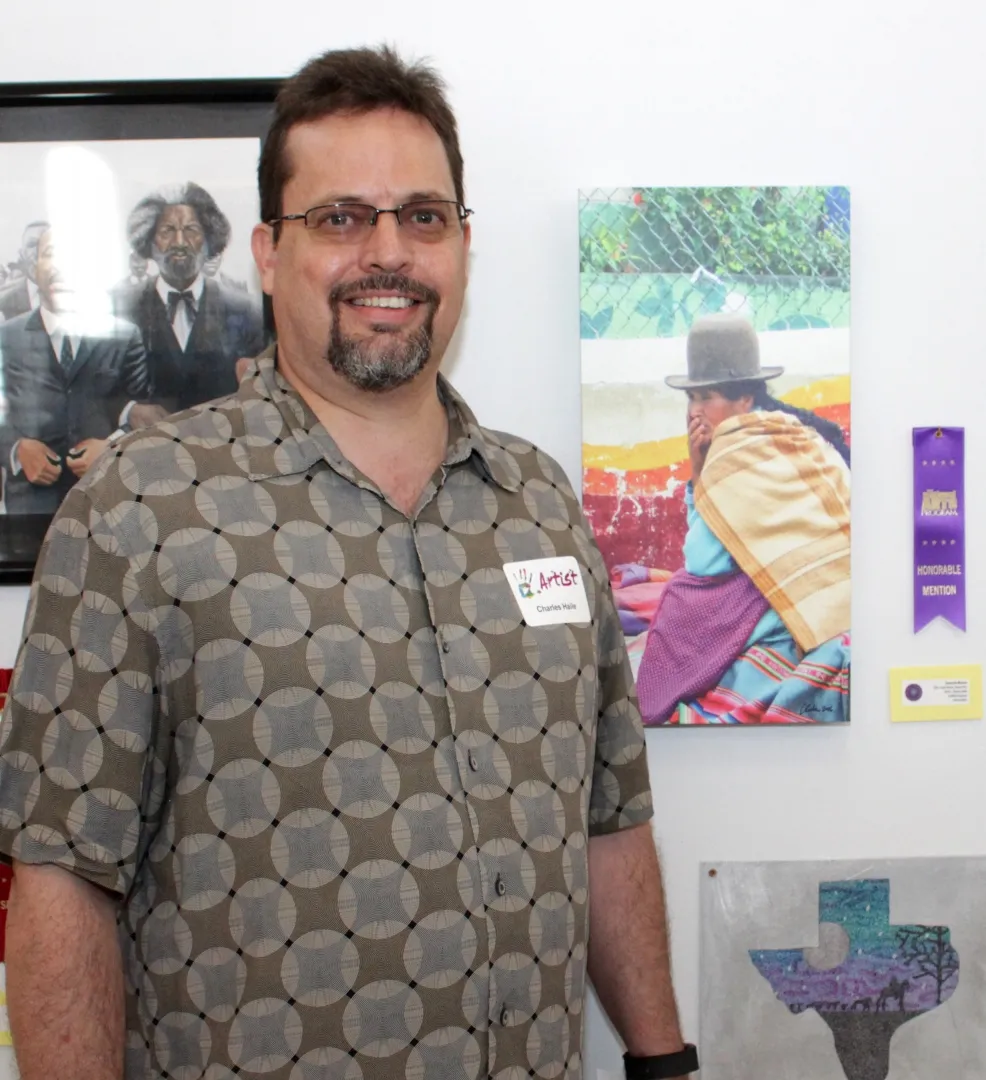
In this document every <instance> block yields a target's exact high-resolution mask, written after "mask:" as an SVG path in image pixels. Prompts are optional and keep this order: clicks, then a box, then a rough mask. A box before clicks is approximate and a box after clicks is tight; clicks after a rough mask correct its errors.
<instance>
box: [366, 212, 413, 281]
mask: <svg viewBox="0 0 986 1080" xmlns="http://www.w3.org/2000/svg"><path fill="white" fill-rule="evenodd" d="M360 261H361V263H362V265H363V266H364V267H365V268H366V269H368V270H386V271H388V272H389V273H395V272H396V271H398V270H405V269H406V268H407V267H408V265H409V264H410V263H411V262H413V248H412V244H411V241H409V240H408V236H407V233H406V232H405V231H404V228H403V226H401V225H400V224H398V221H397V215H396V214H380V215H379V216H378V217H377V223H376V225H374V226H373V227H372V228H371V229H370V235H369V236H368V237H367V239H366V240H365V241H364V242H363V249H362V251H361V252H360Z"/></svg>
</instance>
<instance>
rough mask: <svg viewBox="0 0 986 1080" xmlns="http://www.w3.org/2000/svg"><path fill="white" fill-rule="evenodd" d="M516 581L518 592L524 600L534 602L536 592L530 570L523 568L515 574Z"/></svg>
mask: <svg viewBox="0 0 986 1080" xmlns="http://www.w3.org/2000/svg"><path fill="white" fill-rule="evenodd" d="M514 581H515V582H516V583H517V592H518V593H519V594H520V597H521V599H522V600H532V599H533V598H534V596H535V595H536V593H535V591H534V578H533V575H532V574H531V572H530V570H528V569H527V568H526V567H522V568H521V569H520V570H518V571H517V573H516V574H514Z"/></svg>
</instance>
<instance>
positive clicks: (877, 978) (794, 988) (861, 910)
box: [750, 878, 959, 1080]
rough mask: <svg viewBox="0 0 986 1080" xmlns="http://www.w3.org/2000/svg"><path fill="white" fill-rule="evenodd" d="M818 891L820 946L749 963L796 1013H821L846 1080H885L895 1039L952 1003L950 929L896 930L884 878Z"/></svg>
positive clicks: (754, 954)
mask: <svg viewBox="0 0 986 1080" xmlns="http://www.w3.org/2000/svg"><path fill="white" fill-rule="evenodd" d="M818 891H819V897H818V907H819V926H818V945H817V946H813V947H810V948H802V949H767V950H758V949H751V950H750V959H751V960H752V961H753V963H754V965H755V967H756V969H757V971H759V972H760V974H761V975H762V976H763V977H764V978H765V979H766V980H767V982H769V983H770V986H771V989H772V990H773V991H774V993H775V994H776V995H777V997H778V999H779V1000H780V1001H782V1002H783V1003H784V1004H785V1005H786V1006H787V1007H788V1008H789V1009H790V1010H791V1012H793V1013H802V1012H805V1011H806V1010H808V1009H814V1010H815V1012H817V1013H818V1015H819V1016H820V1017H821V1019H822V1020H824V1021H825V1023H826V1024H827V1025H828V1026H829V1027H830V1028H831V1030H832V1034H833V1036H834V1037H835V1052H836V1054H837V1056H838V1058H839V1062H840V1064H841V1065H842V1071H843V1072H844V1073H845V1075H846V1080H885V1078H886V1076H887V1072H888V1071H889V1069H890V1040H891V1039H892V1038H893V1035H894V1032H895V1031H896V1030H897V1029H898V1028H899V1027H901V1026H902V1025H903V1024H906V1023H907V1022H908V1021H909V1020H913V1019H914V1017H916V1016H920V1015H921V1014H922V1013H926V1012H929V1011H930V1010H931V1009H934V1008H936V1007H937V1006H939V1005H941V1004H942V1002H943V1001H946V1000H947V999H948V998H950V997H951V996H952V994H953V993H954V992H955V988H956V986H957V985H958V981H959V955H958V953H957V952H956V951H955V949H954V948H953V947H952V944H951V942H950V940H949V938H950V935H949V929H948V927H947V926H892V925H891V924H890V882H889V880H887V879H885V878H881V879H875V880H869V881H867V880H859V881H827V882H823V883H822V884H821V885H820V886H819V890H818Z"/></svg>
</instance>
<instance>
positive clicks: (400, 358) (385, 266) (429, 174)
mask: <svg viewBox="0 0 986 1080" xmlns="http://www.w3.org/2000/svg"><path fill="white" fill-rule="evenodd" d="M287 153H288V156H289V161H290V163H291V166H292V176H291V179H290V180H289V181H288V183H287V185H286V186H285V189H284V197H283V213H285V214H292V213H303V212H304V211H306V210H308V209H310V208H311V207H313V206H320V205H324V204H327V203H337V202H358V203H365V204H368V205H370V206H375V207H380V208H384V209H386V208H392V207H395V206H399V205H401V204H402V203H407V202H411V201H413V200H415V199H429V198H430V199H452V200H454V199H455V186H454V184H453V181H452V174H451V171H450V169H449V164H448V158H447V157H446V154H445V148H444V146H443V145H442V142H441V139H440V138H439V137H438V134H437V133H436V132H435V130H434V128H432V127H431V125H430V124H428V123H427V121H425V120H423V119H421V118H420V117H417V116H412V115H411V114H409V113H405V112H401V111H398V110H394V109H379V110H376V111H374V112H370V113H365V114H362V115H335V116H328V117H324V118H323V119H321V120H317V121H313V122H312V123H306V124H299V125H298V126H297V127H295V128H292V130H291V131H290V133H289V135H288V139H287ZM468 250H469V229H468V226H467V225H466V226H464V227H462V228H456V229H455V230H454V231H453V233H452V235H451V236H449V237H447V238H445V239H442V240H438V241H435V242H432V243H429V242H424V241H420V240H414V239H412V238H409V237H408V235H407V233H406V232H405V230H404V229H403V228H402V227H401V226H399V225H398V224H397V220H396V218H395V217H394V215H393V214H383V215H381V216H380V217H379V218H378V219H377V224H376V225H375V226H373V227H372V228H371V229H370V230H369V232H368V235H367V236H366V238H365V239H363V240H362V241H361V242H359V243H355V244H349V243H340V242H338V241H334V240H330V239H327V238H326V237H324V236H321V235H319V234H317V233H316V232H314V231H312V230H309V229H307V228H306V227H305V224H304V222H301V221H292V222H286V223H285V224H284V225H283V226H282V229H281V234H280V239H279V240H278V243H277V245H276V246H275V245H274V244H273V242H272V238H271V235H270V230H269V228H267V227H265V226H258V227H257V229H256V230H255V233H254V255H255V257H256V259H257V265H258V267H259V269H260V275H261V281H262V283H263V288H264V291H265V292H267V293H269V294H270V295H271V297H272V300H273V308H274V318H275V321H276V323H277V335H278V346H279V348H280V349H282V350H283V352H284V354H285V356H286V357H287V358H289V360H290V362H291V363H292V364H293V365H294V366H295V368H298V369H301V371H302V373H303V375H304V376H307V378H306V381H309V380H313V381H314V387H313V388H315V389H317V388H318V386H319V382H320V380H322V381H323V385H324V379H325V377H326V375H327V374H328V368H331V369H333V370H335V371H336V373H337V374H340V375H342V377H343V378H345V379H346V380H347V381H349V382H350V383H351V384H352V385H354V386H356V387H357V388H359V389H363V390H386V389H390V388H393V387H395V386H399V385H401V384H402V383H406V382H408V381H410V380H411V379H413V378H414V376H415V375H417V374H418V372H419V371H420V370H421V369H422V368H423V367H425V366H426V365H429V364H430V365H433V366H437V365H438V363H439V362H440V361H441V358H442V356H443V354H444V353H445V350H446V348H447V347H448V344H449V340H450V339H451V337H452V333H453V331H454V330H455V327H456V324H457V323H458V321H459V315H460V313H461V311H462V302H463V296H464V293H465V287H466V257H467V254H468ZM386 297H390V298H394V297H396V298H398V301H394V300H393V299H391V300H390V301H385V303H389V304H394V305H395V306H380V299H379V298H386ZM408 301H410V303H409V304H408ZM402 302H403V303H402ZM401 303H402V306H396V305H397V304H401Z"/></svg>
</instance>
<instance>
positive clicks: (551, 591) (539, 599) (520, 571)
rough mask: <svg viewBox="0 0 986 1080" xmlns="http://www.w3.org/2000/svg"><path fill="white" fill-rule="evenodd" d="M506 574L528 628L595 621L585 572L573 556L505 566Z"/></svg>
mask: <svg viewBox="0 0 986 1080" xmlns="http://www.w3.org/2000/svg"><path fill="white" fill-rule="evenodd" d="M503 572H504V573H505V574H506V575H507V581H508V582H509V583H510V588H511V590H512V592H513V594H514V599H515V600H516V601H517V606H518V607H519V608H520V613H521V615H523V616H524V622H526V623H527V625H528V626H550V625H551V624H552V623H587V622H589V621H590V620H591V619H592V616H591V615H590V614H589V600H588V597H587V596H586V593H585V582H584V581H583V580H582V571H581V569H580V568H579V564H578V562H577V561H576V560H575V558H574V557H573V556H571V555H560V556H558V557H556V558H553V559H527V560H526V561H524V562H510V563H504V564H503Z"/></svg>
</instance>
